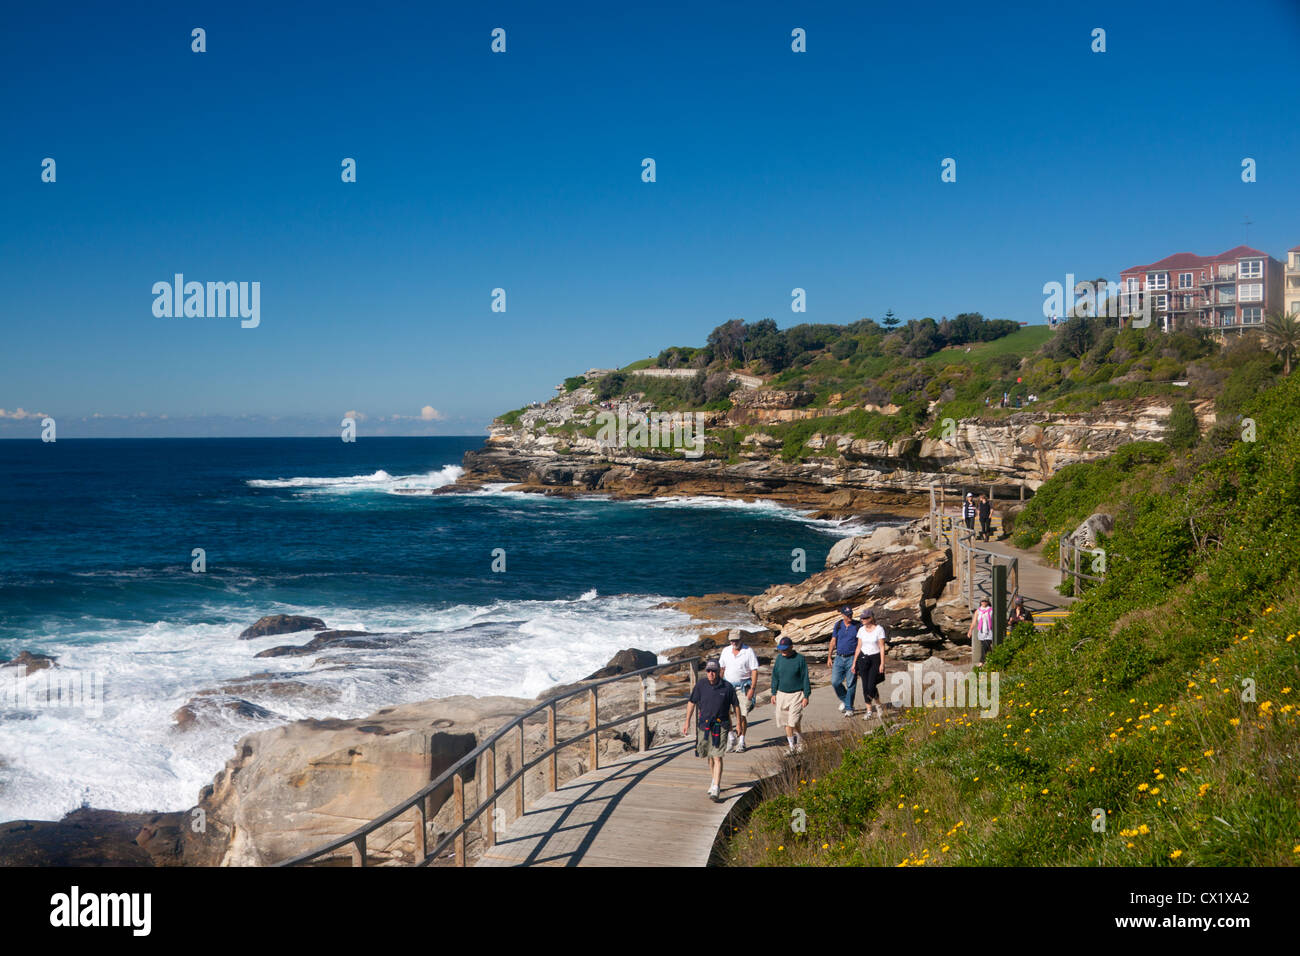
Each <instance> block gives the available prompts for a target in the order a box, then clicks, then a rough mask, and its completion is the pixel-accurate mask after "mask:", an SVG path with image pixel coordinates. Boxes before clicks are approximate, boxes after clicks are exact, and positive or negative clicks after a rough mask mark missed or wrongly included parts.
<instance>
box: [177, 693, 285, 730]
mask: <svg viewBox="0 0 1300 956" xmlns="http://www.w3.org/2000/svg"><path fill="white" fill-rule="evenodd" d="M218 711H225V712H226V713H227V714H230V715H231V716H234V717H242V718H244V719H245V720H283V719H284V718H283V717H281V716H280V715H279V714H276V713H274V712H272V711H269V710H267V709H266V708H265V707H259V706H258V705H257V704H254V703H251V702H249V701H247V700H244V699H243V698H241V697H229V696H225V695H218V694H213V693H211V692H205V693H203V694H200V695H196V696H195V697H193V698H191V699H190V701H189V702H188V703H186V704H183V705H181V706H180V707H179V708H177V710H176V711H175V713H173V714H172V720H173V721H174V722H175V725H176V726H177V727H178V728H181V729H188V728H189V727H192V726H193V725H194V723H195V722H196V721H197V720H198V719H199V718H200V717H202V716H205V715H207V716H215V715H216V713H217V712H218Z"/></svg>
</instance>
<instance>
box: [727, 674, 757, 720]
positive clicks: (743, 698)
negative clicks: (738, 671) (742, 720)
mask: <svg viewBox="0 0 1300 956" xmlns="http://www.w3.org/2000/svg"><path fill="white" fill-rule="evenodd" d="M748 683H749V681H745V682H744V684H748ZM744 684H732V685H731V686H732V687H734V688H736V707H737V708H738V709H739V710H740V716H741V717H748V716H749V712H750V711H751V710H753V709H754V702H753V701H751V700H750V699H749V689H748V688H747V687H745V686H744Z"/></svg>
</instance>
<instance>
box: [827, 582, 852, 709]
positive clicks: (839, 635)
mask: <svg viewBox="0 0 1300 956" xmlns="http://www.w3.org/2000/svg"><path fill="white" fill-rule="evenodd" d="M857 650H858V622H857V621H855V620H853V609H852V608H851V607H849V606H848V605H847V604H846V605H844V606H843V607H842V608H840V619H839V620H838V621H836V622H835V627H834V629H832V631H831V645H830V647H828V648H827V649H826V666H827V667H829V668H830V669H831V690H833V691H835V696H836V697H838V698H839V699H840V713H841V714H843V715H844V716H845V717H852V716H853V694H854V692H855V691H856V690H857V687H858V675H857V674H855V673H854V672H853V658H854V655H856V654H857ZM846 685H847V687H846Z"/></svg>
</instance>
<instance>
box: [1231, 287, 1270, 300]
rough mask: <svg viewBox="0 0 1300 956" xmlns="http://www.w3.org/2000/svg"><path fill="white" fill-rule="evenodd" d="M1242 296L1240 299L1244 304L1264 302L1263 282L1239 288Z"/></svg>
mask: <svg viewBox="0 0 1300 956" xmlns="http://www.w3.org/2000/svg"><path fill="white" fill-rule="evenodd" d="M1237 289H1238V291H1239V292H1240V295H1239V296H1238V298H1240V299H1241V301H1242V302H1262V301H1263V300H1264V284H1263V283H1262V282H1248V283H1245V284H1244V285H1240V286H1238V287H1237Z"/></svg>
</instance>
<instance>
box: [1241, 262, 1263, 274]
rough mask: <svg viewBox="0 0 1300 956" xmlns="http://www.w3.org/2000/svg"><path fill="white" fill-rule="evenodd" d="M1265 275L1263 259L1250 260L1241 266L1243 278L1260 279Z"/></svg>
mask: <svg viewBox="0 0 1300 956" xmlns="http://www.w3.org/2000/svg"><path fill="white" fill-rule="evenodd" d="M1263 275H1264V262H1263V260H1262V259H1250V260H1248V261H1246V262H1243V263H1242V264H1241V278H1243V279H1258V278H1260V277H1261V276H1263Z"/></svg>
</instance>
